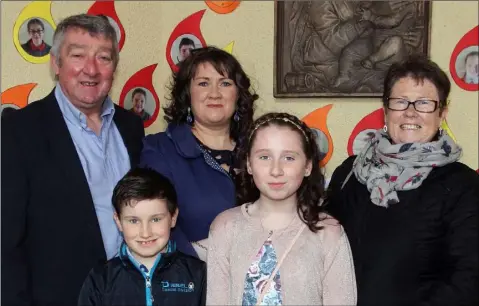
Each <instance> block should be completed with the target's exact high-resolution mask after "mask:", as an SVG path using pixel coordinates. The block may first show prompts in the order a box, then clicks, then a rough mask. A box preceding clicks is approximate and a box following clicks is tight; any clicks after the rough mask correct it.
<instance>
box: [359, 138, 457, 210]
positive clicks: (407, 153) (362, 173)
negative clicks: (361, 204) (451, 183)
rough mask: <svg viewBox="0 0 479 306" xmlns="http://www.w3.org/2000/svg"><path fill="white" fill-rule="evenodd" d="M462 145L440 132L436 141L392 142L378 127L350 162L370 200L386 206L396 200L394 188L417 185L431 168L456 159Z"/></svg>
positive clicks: (406, 188) (399, 188)
mask: <svg viewBox="0 0 479 306" xmlns="http://www.w3.org/2000/svg"><path fill="white" fill-rule="evenodd" d="M461 154H462V148H461V147H459V146H458V145H456V143H455V142H454V141H453V140H452V138H451V137H450V136H449V135H447V133H445V132H444V133H443V134H442V135H441V136H440V137H439V139H438V140H437V141H432V142H427V143H403V144H392V143H391V139H390V138H389V136H388V135H387V134H386V133H385V132H384V131H383V130H382V129H381V130H377V131H376V133H375V134H374V136H373V137H372V138H371V139H370V140H369V141H368V143H367V144H366V145H365V147H364V148H363V150H362V151H361V153H359V155H358V156H357V158H356V159H355V161H354V164H353V169H352V171H353V172H354V174H355V175H356V178H357V179H358V181H359V182H361V183H362V184H365V185H366V186H367V188H368V191H369V192H370V193H371V201H372V202H373V203H374V204H376V205H379V206H383V207H388V206H389V205H392V204H396V203H398V202H399V199H398V196H397V193H396V191H398V190H411V189H415V188H418V187H419V186H421V184H422V182H423V181H424V180H425V179H426V178H427V176H428V175H429V173H430V172H431V170H432V169H433V168H434V167H441V166H444V165H447V164H450V163H453V162H455V161H457V160H458V159H459V158H460V157H461Z"/></svg>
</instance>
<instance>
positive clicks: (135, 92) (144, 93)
mask: <svg viewBox="0 0 479 306" xmlns="http://www.w3.org/2000/svg"><path fill="white" fill-rule="evenodd" d="M137 93H139V94H142V95H143V96H144V97H145V98H146V91H145V90H144V89H143V88H140V87H138V88H135V90H133V93H132V94H131V97H134V96H135V95H136V94H137Z"/></svg>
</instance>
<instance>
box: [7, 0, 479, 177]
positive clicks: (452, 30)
mask: <svg viewBox="0 0 479 306" xmlns="http://www.w3.org/2000/svg"><path fill="white" fill-rule="evenodd" d="M28 3H30V2H28V1H2V3H1V6H2V12H1V35H2V36H1V37H2V44H1V74H2V76H1V77H2V79H1V90H2V91H4V90H5V89H7V88H10V87H12V86H15V85H19V84H24V83H30V82H35V83H38V85H37V86H36V87H35V89H34V90H33V91H32V93H31V95H30V99H29V101H30V102H32V101H35V100H37V99H39V98H41V97H43V96H44V95H46V94H48V93H49V92H50V90H51V89H52V87H53V86H54V81H53V79H52V77H51V73H50V69H49V64H48V63H45V64H31V63H28V62H27V61H25V60H24V59H23V58H22V57H21V56H20V55H19V53H18V52H17V51H16V49H15V46H14V45H13V38H12V32H13V25H14V23H15V20H16V18H17V16H18V14H19V13H20V11H21V10H22V9H23V8H24V7H25V6H26V5H27V4H28ZM92 4H93V1H54V2H53V3H52V7H51V12H52V16H53V20H55V22H56V23H57V24H58V22H59V21H60V20H61V19H62V18H64V17H66V16H68V15H72V14H77V13H82V12H86V11H87V10H88V8H89V7H90V6H91V5H92ZM115 7H116V11H117V13H118V16H119V18H120V20H121V21H122V24H123V26H124V27H125V31H126V42H125V45H124V47H123V50H122V51H121V53H120V64H119V67H118V71H117V73H116V81H115V84H114V86H113V88H112V91H111V96H112V98H113V100H115V101H117V100H118V98H119V95H120V92H121V90H122V88H123V85H124V84H125V82H126V81H127V80H128V79H129V77H130V76H131V75H132V74H134V73H135V72H137V71H138V70H139V69H141V68H143V67H145V66H148V65H151V64H155V63H158V67H157V68H156V70H155V72H154V75H153V84H154V86H155V90H156V92H157V93H158V96H159V97H160V100H161V103H162V104H165V102H166V98H165V96H166V95H167V91H166V88H165V85H166V84H167V83H168V80H169V77H170V68H169V66H168V63H167V62H166V58H165V48H166V43H167V40H168V38H169V36H170V33H171V31H172V30H173V29H174V27H175V26H176V25H177V23H178V22H179V21H181V20H182V19H183V18H185V17H187V16H189V15H190V14H192V13H194V12H197V11H199V10H203V9H206V13H205V15H204V16H203V19H202V22H201V31H202V33H203V37H204V38H205V40H206V42H207V43H208V44H212V45H216V46H218V47H224V46H226V45H227V44H228V43H229V42H231V41H233V40H234V41H235V45H234V50H233V54H234V55H235V56H237V57H238V59H239V60H240V62H241V63H242V64H243V66H244V68H245V70H246V72H247V73H248V74H249V75H250V76H251V77H252V79H253V83H254V85H255V87H256V89H257V91H258V93H259V95H260V100H259V102H258V107H257V109H258V112H257V115H258V114H261V113H263V112H265V111H268V110H280V111H286V112H291V113H293V114H295V115H297V116H299V117H303V116H304V115H306V114H308V113H309V112H311V111H313V110H315V109H317V108H318V107H322V106H325V105H326V104H330V103H332V104H333V105H334V106H333V108H332V109H331V111H330V113H329V117H328V122H327V123H328V127H329V131H330V133H331V135H332V137H333V142H334V147H335V150H334V153H333V156H332V159H331V160H330V162H329V163H328V165H327V167H326V170H327V175H330V174H331V173H332V171H333V170H334V168H335V167H336V166H337V165H338V164H339V163H341V162H342V160H344V159H345V158H346V157H347V151H346V145H347V140H348V138H349V135H350V133H351V131H352V129H353V128H354V126H355V125H356V123H357V122H358V121H359V120H360V119H361V118H362V117H364V116H365V115H366V114H368V113H370V112H371V111H373V110H375V109H377V108H379V107H380V106H381V104H380V102H379V100H378V99H372V98H366V99H365V98H362V99H351V98H343V99H340V98H321V99H320V98H308V99H274V98H273V51H274V26H273V25H274V2H273V1H261V2H260V1H243V2H242V3H241V4H240V6H239V7H238V8H237V9H236V10H235V11H234V12H233V13H232V14H228V15H219V14H216V13H214V12H213V11H211V10H209V9H208V7H207V6H206V4H205V3H204V1H168V2H167V1H116V2H115ZM477 22H478V3H477V2H476V1H433V5H432V27H431V57H432V59H433V60H434V61H436V62H437V63H438V64H439V65H440V66H441V67H442V68H443V69H445V70H446V71H448V70H449V59H450V55H451V53H452V51H453V49H454V47H455V45H456V43H457V42H458V41H459V39H460V38H461V37H462V35H464V34H465V33H466V32H468V31H469V30H470V29H472V28H473V27H474V26H476V25H477ZM450 99H451V108H450V112H449V117H448V122H449V126H450V128H451V129H452V131H453V133H454V135H455V136H456V138H457V140H458V143H459V144H460V145H462V146H463V148H464V155H463V158H462V161H463V162H464V163H466V164H467V165H469V166H470V167H472V168H474V169H477V168H478V92H477V91H476V92H466V91H464V90H462V89H460V88H459V87H457V85H455V84H454V82H453V88H452V92H451V96H450ZM164 128H165V123H164V121H163V119H162V112H160V116H159V117H158V119H157V121H156V122H155V123H154V124H153V125H151V126H150V127H149V128H147V133H156V132H159V131H162V130H163V129H164Z"/></svg>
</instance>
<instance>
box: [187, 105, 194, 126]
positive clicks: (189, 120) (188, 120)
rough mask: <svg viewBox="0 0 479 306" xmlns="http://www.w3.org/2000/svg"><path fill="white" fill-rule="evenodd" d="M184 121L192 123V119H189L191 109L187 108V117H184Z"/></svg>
mask: <svg viewBox="0 0 479 306" xmlns="http://www.w3.org/2000/svg"><path fill="white" fill-rule="evenodd" d="M186 121H187V122H188V123H189V124H191V123H192V122H193V117H191V108H190V107H188V116H186Z"/></svg>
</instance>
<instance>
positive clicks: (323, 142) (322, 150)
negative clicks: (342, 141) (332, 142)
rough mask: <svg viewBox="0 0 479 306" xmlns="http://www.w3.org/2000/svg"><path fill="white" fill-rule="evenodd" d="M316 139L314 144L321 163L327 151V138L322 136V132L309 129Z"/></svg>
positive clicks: (324, 135)
mask: <svg viewBox="0 0 479 306" xmlns="http://www.w3.org/2000/svg"><path fill="white" fill-rule="evenodd" d="M311 130H312V131H313V133H314V136H315V138H316V144H317V145H318V150H319V161H322V160H323V159H324V158H325V157H326V155H327V154H328V151H329V144H328V137H326V134H324V132H323V131H321V130H320V129H316V128H311Z"/></svg>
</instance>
